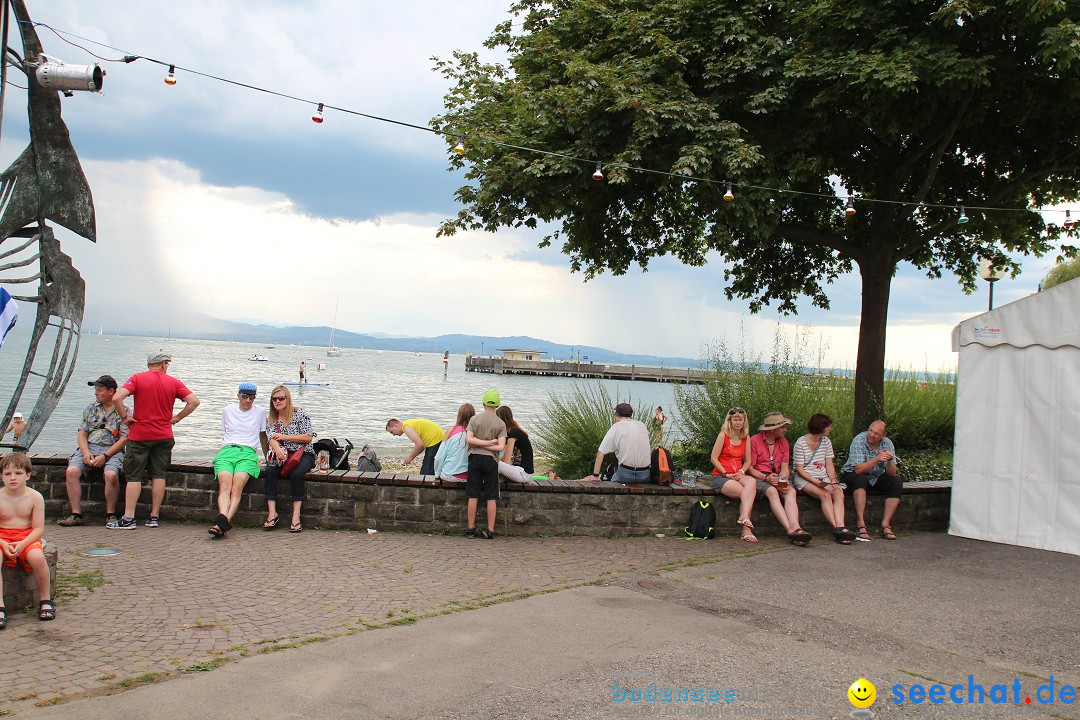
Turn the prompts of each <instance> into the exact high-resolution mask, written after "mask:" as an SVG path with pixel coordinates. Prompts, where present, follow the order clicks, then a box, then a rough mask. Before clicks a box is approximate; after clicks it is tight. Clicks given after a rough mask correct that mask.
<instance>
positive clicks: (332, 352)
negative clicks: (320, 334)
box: [326, 298, 341, 357]
mask: <svg viewBox="0 0 1080 720" xmlns="http://www.w3.org/2000/svg"><path fill="white" fill-rule="evenodd" d="M340 303H341V298H338V299H337V302H335V303H334V324H333V325H331V326H330V342H329V344H327V346H326V355H327V357H338V356H339V355H341V348H339V347H336V346H335V345H334V330H335V329H336V328H337V313H338V305H339V304H340Z"/></svg>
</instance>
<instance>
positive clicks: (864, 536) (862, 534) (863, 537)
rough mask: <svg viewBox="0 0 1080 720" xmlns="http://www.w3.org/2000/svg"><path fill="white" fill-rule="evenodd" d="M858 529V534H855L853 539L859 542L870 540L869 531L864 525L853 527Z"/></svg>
mask: <svg viewBox="0 0 1080 720" xmlns="http://www.w3.org/2000/svg"><path fill="white" fill-rule="evenodd" d="M855 529H856V530H858V531H859V534H858V535H856V536H855V539H856V540H858V541H859V542H870V531H869V530H867V529H866V526H865V525H860V526H859V527H857V528H855Z"/></svg>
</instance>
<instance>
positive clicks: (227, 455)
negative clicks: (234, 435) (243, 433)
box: [214, 445, 259, 478]
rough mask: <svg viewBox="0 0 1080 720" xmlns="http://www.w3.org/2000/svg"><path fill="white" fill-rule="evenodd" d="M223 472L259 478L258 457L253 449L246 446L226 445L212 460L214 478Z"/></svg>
mask: <svg viewBox="0 0 1080 720" xmlns="http://www.w3.org/2000/svg"><path fill="white" fill-rule="evenodd" d="M223 472H227V473H232V474H234V475H235V474H236V473H244V474H246V475H247V476H248V477H249V478H257V477H259V457H258V455H256V454H255V449H254V448H252V447H248V446H247V445H226V446H225V447H223V448H221V452H219V453H218V454H217V457H215V458H214V477H217V476H218V475H220V474H221V473H223Z"/></svg>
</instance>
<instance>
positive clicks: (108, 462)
mask: <svg viewBox="0 0 1080 720" xmlns="http://www.w3.org/2000/svg"><path fill="white" fill-rule="evenodd" d="M86 447H88V448H89V449H90V454H91V455H93V456H94V457H97V456H98V455H105V451H106V450H108V449H109V448H111V447H112V445H98V444H97V443H87V445H86ZM68 467H77V468H79V469H80V470H82V473H83V475H86V471H87V467H86V463H84V462H83V459H82V450H76V451H75V453H74V454H73V455H72V456H71V458H70V459H69V460H68ZM123 467H124V451H123V450H121V451H120V452H118V453H116V454H115V455H113V456H112V457H108V456H106V457H105V467H104V468H103V469H104V470H105V471H106V472H114V473H116V474H118V475H119V474H120V470H121V469H122V468H123Z"/></svg>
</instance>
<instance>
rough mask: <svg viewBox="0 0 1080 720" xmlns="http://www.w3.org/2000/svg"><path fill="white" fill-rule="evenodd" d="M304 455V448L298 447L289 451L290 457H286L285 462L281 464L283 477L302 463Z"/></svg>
mask: <svg viewBox="0 0 1080 720" xmlns="http://www.w3.org/2000/svg"><path fill="white" fill-rule="evenodd" d="M303 455H304V448H298V449H296V450H293V451H292V452H291V453H289V457H287V458H285V463H284V464H283V465H282V466H281V477H285V476H286V475H288V474H289V473H291V472H292V471H293V470H295V469H296V466H297V465H299V464H300V458H301V457H303Z"/></svg>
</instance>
